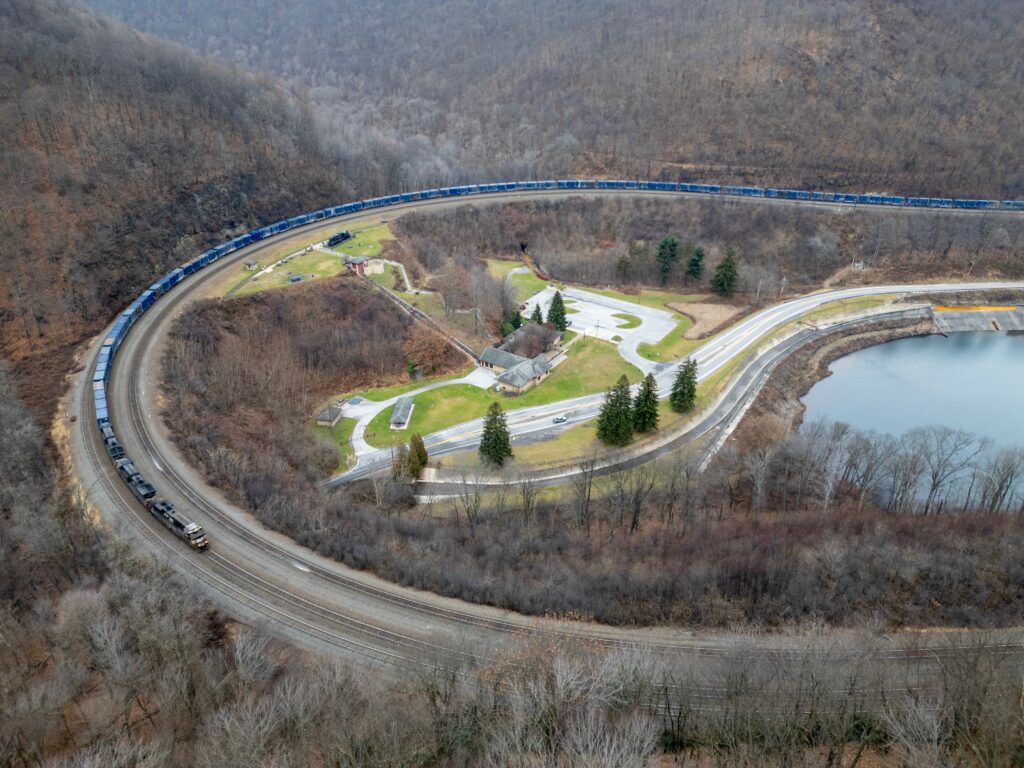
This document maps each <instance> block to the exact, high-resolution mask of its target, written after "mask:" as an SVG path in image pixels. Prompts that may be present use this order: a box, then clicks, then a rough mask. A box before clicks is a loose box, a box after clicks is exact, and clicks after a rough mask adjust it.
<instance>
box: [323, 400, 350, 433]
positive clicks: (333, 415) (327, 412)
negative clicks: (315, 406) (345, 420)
mask: <svg viewBox="0 0 1024 768" xmlns="http://www.w3.org/2000/svg"><path fill="white" fill-rule="evenodd" d="M344 405H345V401H344V400H339V401H338V402H336V403H332V404H331V405H328V406H327V407H326V408H324V409H323V410H322V411H320V413H318V414H317V415H316V425H317V426H318V427H333V426H334V425H335V424H337V423H338V420H339V419H341V414H342V411H344V410H345V409H344Z"/></svg>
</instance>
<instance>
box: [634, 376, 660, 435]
mask: <svg viewBox="0 0 1024 768" xmlns="http://www.w3.org/2000/svg"><path fill="white" fill-rule="evenodd" d="M657 428H658V385H657V383H656V382H655V381H654V374H653V373H648V374H647V375H646V376H644V380H643V382H642V383H641V384H640V391H639V392H637V393H636V399H635V400H634V401H633V429H635V430H636V431H637V432H653V431H654V430H656V429H657Z"/></svg>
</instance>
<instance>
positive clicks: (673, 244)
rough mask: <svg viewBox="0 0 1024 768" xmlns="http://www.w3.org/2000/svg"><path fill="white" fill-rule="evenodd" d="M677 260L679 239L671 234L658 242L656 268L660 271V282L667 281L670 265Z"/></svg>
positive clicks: (672, 265) (673, 264) (670, 270)
mask: <svg viewBox="0 0 1024 768" xmlns="http://www.w3.org/2000/svg"><path fill="white" fill-rule="evenodd" d="M677 261H679V241H678V240H676V239H675V238H674V237H672V236H671V235H670V236H669V237H666V238H663V239H662V241H661V242H660V243H658V269H659V270H660V271H661V284H662V285H664V284H665V283H666V282H668V276H669V273H671V272H672V267H674V266H675V265H676V262H677Z"/></svg>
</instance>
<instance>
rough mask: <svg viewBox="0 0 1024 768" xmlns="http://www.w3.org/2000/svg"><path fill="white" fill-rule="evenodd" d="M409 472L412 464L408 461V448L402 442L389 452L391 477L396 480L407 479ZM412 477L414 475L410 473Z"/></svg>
mask: <svg viewBox="0 0 1024 768" xmlns="http://www.w3.org/2000/svg"><path fill="white" fill-rule="evenodd" d="M411 474H412V465H411V462H410V461H409V448H408V446H406V445H405V444H404V443H403V444H401V445H399V446H398V447H397V448H396V449H395V451H394V453H392V454H391V477H392V478H394V479H396V480H408V479H409V476H410V475H411ZM412 477H415V475H412Z"/></svg>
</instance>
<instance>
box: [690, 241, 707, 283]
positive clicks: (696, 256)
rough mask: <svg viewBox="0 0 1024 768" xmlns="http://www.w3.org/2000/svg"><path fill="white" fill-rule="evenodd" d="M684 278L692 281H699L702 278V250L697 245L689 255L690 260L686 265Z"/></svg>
mask: <svg viewBox="0 0 1024 768" xmlns="http://www.w3.org/2000/svg"><path fill="white" fill-rule="evenodd" d="M686 276H687V277H690V278H692V279H693V280H700V279H701V278H702V277H703V276H704V249H703V248H701V247H700V246H699V245H698V246H697V247H696V248H694V249H693V252H692V253H690V260H689V261H688V262H687V263H686Z"/></svg>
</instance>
